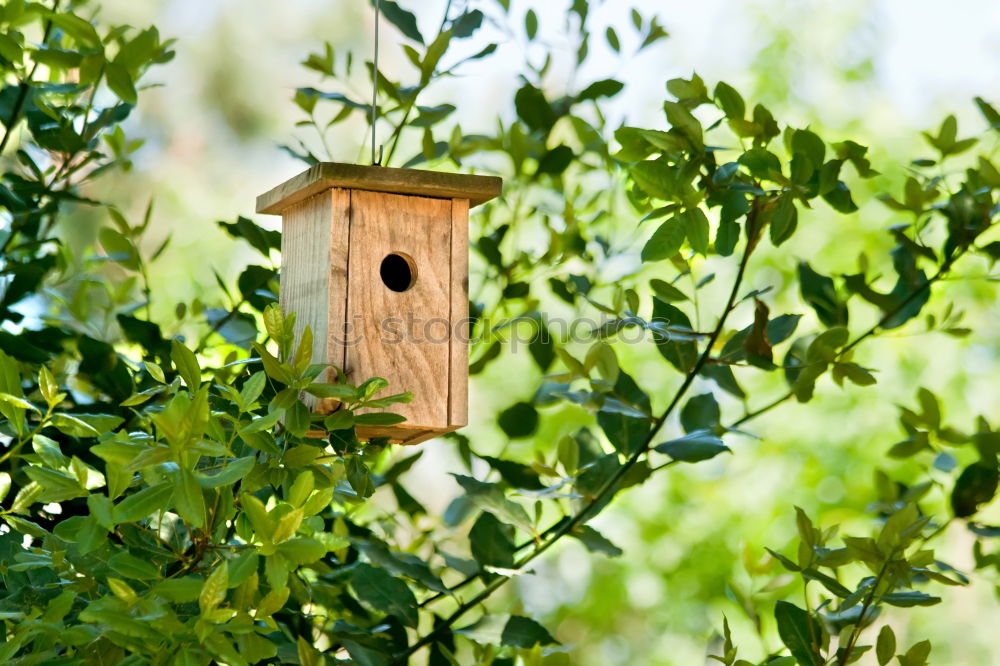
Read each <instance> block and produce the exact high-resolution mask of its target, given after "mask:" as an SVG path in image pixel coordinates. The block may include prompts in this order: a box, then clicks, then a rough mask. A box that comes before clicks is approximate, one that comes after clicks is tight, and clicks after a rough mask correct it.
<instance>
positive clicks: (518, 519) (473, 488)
mask: <svg viewBox="0 0 1000 666" xmlns="http://www.w3.org/2000/svg"><path fill="white" fill-rule="evenodd" d="M452 476H454V477H455V480H456V481H458V483H459V485H460V486H462V489H463V490H465V492H466V494H467V495H468V496H469V498H470V499H471V500H472V501H473V503H475V505H476V506H478V507H479V508H481V509H483V510H484V511H489V512H490V513H493V514H495V515H496V516H497V517H498V518H502V519H503V520H506V521H507V522H509V523H512V524H514V525H517V526H518V527H520V528H521V529H523V530H525V531H527V532H533V531H534V523H532V522H531V518H529V517H528V513H527V512H526V511H525V510H524V507H522V506H521V505H520V504H518V503H517V502H514V501H513V500H510V499H508V498H507V497H506V496H505V495H504V492H503V490H501V489H500V487H499V486H497V485H496V484H494V483H483V482H482V481H478V480H476V479H474V478H472V477H471V476H464V475H462V474H452Z"/></svg>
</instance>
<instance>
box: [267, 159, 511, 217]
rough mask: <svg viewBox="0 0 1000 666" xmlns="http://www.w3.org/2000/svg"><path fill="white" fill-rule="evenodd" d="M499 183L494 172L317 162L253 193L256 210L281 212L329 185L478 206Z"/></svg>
mask: <svg viewBox="0 0 1000 666" xmlns="http://www.w3.org/2000/svg"><path fill="white" fill-rule="evenodd" d="M502 185H503V181H502V180H501V179H500V178H497V177H495V176H473V175H469V174H458V173H442V172H438V171H425V170H422V169H390V168H388V167H377V166H362V165H358V164H338V163H335V162H321V163H319V164H317V165H315V166H313V167H310V168H309V169H307V170H306V171H303V172H302V173H300V174H299V175H297V176H295V177H294V178H292V179H290V180H288V181H286V182H284V183H282V184H281V185H278V186H277V187H275V188H274V189H272V190H271V191H269V192H266V193H264V194H262V195H260V196H259V197H257V212H258V213H269V214H275V215H278V214H281V213H282V212H283V211H284V210H285V209H286V208H288V207H289V206H291V205H293V204H295V203H298V202H299V201H302V200H303V199H307V198H309V197H310V196H313V195H315V194H318V193H320V192H322V191H323V190H326V189H329V188H331V187H339V188H344V189H352V190H365V191H369V192H387V193H395V194H413V195H419V196H423V197H433V198H438V199H468V200H469V202H470V204H471V205H472V206H478V205H479V204H481V203H485V202H487V201H489V200H490V199H494V198H496V197H498V196H500V190H501V186H502Z"/></svg>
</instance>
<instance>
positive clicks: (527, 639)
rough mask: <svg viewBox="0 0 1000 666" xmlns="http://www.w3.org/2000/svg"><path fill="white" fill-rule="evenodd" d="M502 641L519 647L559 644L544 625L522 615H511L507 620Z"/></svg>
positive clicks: (501, 637)
mask: <svg viewBox="0 0 1000 666" xmlns="http://www.w3.org/2000/svg"><path fill="white" fill-rule="evenodd" d="M500 642H501V643H503V644H504V645H510V646H513V647H519V648H525V649H528V648H533V647H535V646H536V645H553V644H558V641H556V639H554V638H552V635H551V634H550V633H549V632H548V630H546V629H545V627H543V626H542V625H540V624H538V623H537V622H535V621H534V620H532V619H531V618H530V617H523V616H521V615H511V616H510V619H509V620H507V624H506V626H504V628H503V633H502V634H501V636H500Z"/></svg>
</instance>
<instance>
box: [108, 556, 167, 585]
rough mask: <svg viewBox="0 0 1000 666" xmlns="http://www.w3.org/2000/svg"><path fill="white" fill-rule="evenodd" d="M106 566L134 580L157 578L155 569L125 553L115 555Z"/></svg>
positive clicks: (140, 559)
mask: <svg viewBox="0 0 1000 666" xmlns="http://www.w3.org/2000/svg"><path fill="white" fill-rule="evenodd" d="M108 566H109V567H111V569H112V570H113V571H114V572H116V573H118V574H120V575H122V576H124V577H126V578H132V579H134V580H156V579H157V578H159V572H158V571H157V570H156V567H154V566H153V565H152V564H150V563H149V562H147V561H146V560H144V559H142V558H141V557H136V556H135V555H132V554H131V553H129V552H127V551H122V552H119V553H116V554H115V555H113V556H112V557H111V558H109V559H108Z"/></svg>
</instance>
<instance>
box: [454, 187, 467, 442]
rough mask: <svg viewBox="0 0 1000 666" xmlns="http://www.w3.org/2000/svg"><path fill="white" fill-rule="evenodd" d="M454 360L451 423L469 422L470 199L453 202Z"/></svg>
mask: <svg viewBox="0 0 1000 666" xmlns="http://www.w3.org/2000/svg"><path fill="white" fill-rule="evenodd" d="M451 327H452V338H451V343H450V344H451V349H450V354H451V361H450V372H449V374H450V379H449V381H450V384H451V386H450V388H449V391H448V425H449V426H451V427H453V428H461V427H464V426H466V425H468V423H469V337H470V333H471V332H470V330H469V200H468V199H453V200H452V202H451Z"/></svg>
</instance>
